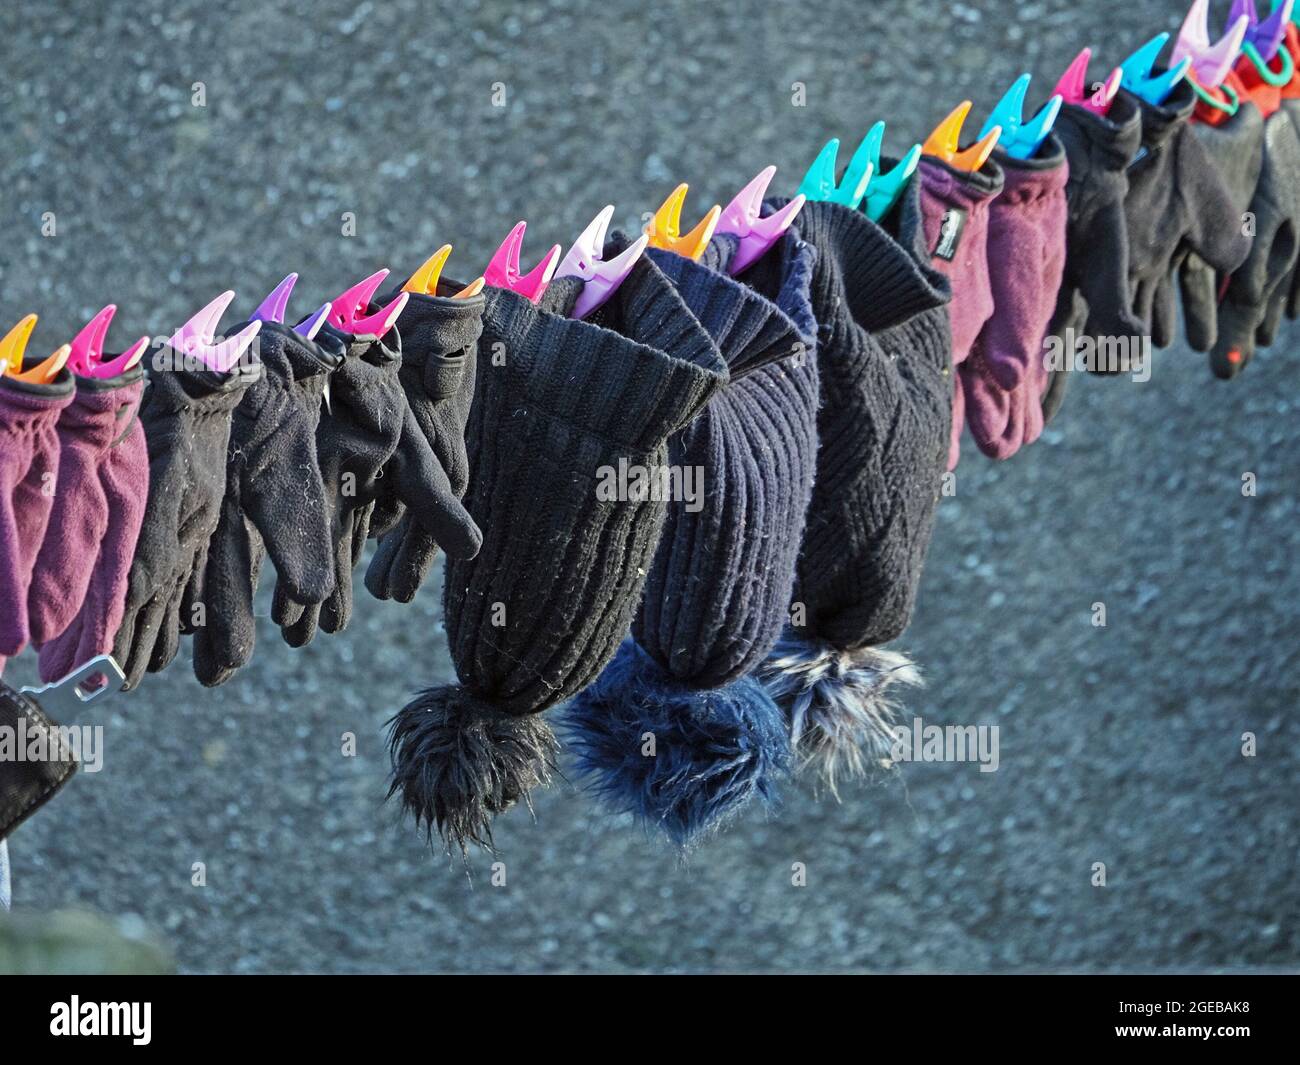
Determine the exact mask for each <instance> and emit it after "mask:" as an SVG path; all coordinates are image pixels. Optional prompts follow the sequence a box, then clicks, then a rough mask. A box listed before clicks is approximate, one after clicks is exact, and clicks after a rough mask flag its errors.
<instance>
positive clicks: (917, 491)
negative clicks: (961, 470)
mask: <svg viewBox="0 0 1300 1065" xmlns="http://www.w3.org/2000/svg"><path fill="white" fill-rule="evenodd" d="M799 226H800V232H801V233H802V235H803V236H804V238H805V239H806V240H808V241H809V243H811V244H812V245H813V247H814V248H815V249H816V250H817V260H816V266H815V269H814V272H813V281H812V298H813V313H814V314H815V316H816V319H817V324H818V333H817V363H818V367H819V370H820V388H821V407H820V409H819V410H818V413H817V434H818V451H817V470H816V480H815V484H814V487H813V495H812V502H811V504H810V506H809V510H808V521H807V527H806V529H805V531H804V538H803V544H802V546H801V550H800V555H799V563H798V574H797V582H796V586H795V589H794V593H793V597H792V603H791V610H790V614H789V616H790V622H791V624H790V626H789V628H788V629H787V630H786V633H785V635H784V637H783V638H782V640H781V642H780V643H779V644H778V645H777V647H776V648H775V649H774V650H773V652H772V654H771V655H770V656H769V657H768V659H767V661H766V662H765V663H764V664H763V666H762V668H761V671H760V676H761V678H762V679H763V682H764V684H765V685H766V687H767V689H768V691H769V693H770V694H771V695H772V697H773V698H774V699H775V701H776V702H777V703H778V704H779V705H780V707H781V708H782V710H783V711H784V714H785V717H786V719H787V722H788V726H789V728H790V732H791V738H792V742H793V744H794V747H795V751H796V754H797V755H798V756H799V758H800V760H801V761H803V762H804V763H807V764H810V765H811V766H813V767H815V768H817V769H818V770H819V771H820V772H821V773H822V774H823V776H824V777H825V778H826V779H827V781H828V782H829V783H830V785H831V787H832V788H833V787H834V786H835V781H836V778H837V777H838V776H839V775H842V774H843V773H844V772H845V771H850V772H851V771H853V770H855V769H856V770H860V769H861V768H862V766H863V756H862V748H863V747H864V746H870V745H871V744H872V743H873V742H874V741H877V740H880V739H882V738H884V736H885V730H886V729H887V728H888V722H889V718H890V708H891V698H890V688H891V686H892V685H894V684H901V683H917V682H919V677H918V674H917V673H916V671H915V670H914V669H913V668H912V666H911V664H910V662H908V660H907V659H906V658H904V657H903V656H902V655H900V654H897V653H896V652H891V651H886V650H883V649H881V647H880V645H881V644H884V643H886V642H888V641H890V640H893V639H895V638H896V637H897V636H899V635H900V634H901V633H902V632H903V631H904V630H905V629H906V628H907V625H908V623H909V622H910V620H911V616H912V609H913V605H914V603H915V601H916V592H917V587H918V585H919V583H920V579H921V569H922V566H923V564H924V561H925V555H926V551H927V550H928V548H929V545H930V535H931V532H932V530H933V527H934V512H935V507H936V505H937V503H938V500H939V494H940V488H941V481H942V479H943V475H944V468H945V466H946V463H947V460H948V448H949V443H950V439H951V418H952V399H951V397H952V376H951V375H952V366H951V360H952V351H951V333H950V324H949V315H948V308H947V304H948V301H949V299H950V297H951V289H950V286H949V282H948V279H947V278H946V277H945V276H944V275H943V274H942V273H941V272H940V271H939V270H937V269H936V268H935V267H934V266H933V265H932V264H931V256H930V252H931V248H932V245H931V244H930V243H929V242H928V241H927V239H926V234H925V231H924V226H923V222H922V207H921V182H920V181H919V180H913V181H912V182H910V183H909V184H908V186H907V187H906V189H905V190H904V192H903V194H902V197H901V198H900V200H899V202H898V204H897V206H896V207H895V208H894V209H893V211H892V212H891V213H890V214H889V215H888V216H887V217H886V218H885V219H884V220H883V221H882V224H880V225H877V224H876V223H874V222H872V221H870V220H869V219H868V218H867V216H866V215H865V214H863V213H862V212H860V211H854V210H850V209H849V208H847V207H843V206H840V205H838V204H832V203H809V204H807V205H806V206H805V207H804V209H803V211H802V213H801V214H800V217H799Z"/></svg>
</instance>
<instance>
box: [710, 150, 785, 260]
mask: <svg viewBox="0 0 1300 1065" xmlns="http://www.w3.org/2000/svg"><path fill="white" fill-rule="evenodd" d="M775 174H776V167H774V166H768V167H764V168H763V169H762V170H761V171H760V172H759V173H758V174H757V175H756V176H755V177H754V178H753V179H752V180H751V181H750V182H749V184H748V185H746V186H745V187H744V188H743V189H741V190H740V191H739V192H738V193H736V196H735V198H734V199H733V200H732V201H731V202H730V203H729V204H727V206H726V207H724V208H723V209H722V215H721V217H720V218H719V219H718V228H717V230H716V232H717V233H726V234H729V235H730V236H733V237H736V238H738V246H737V248H736V254H735V255H734V256H732V259H731V262H730V263H729V264H728V266H727V272H728V273H729V274H731V276H732V277H735V276H736V275H737V274H741V273H744V271H745V270H747V269H749V267H751V266H752V265H753V264H754V263H755V262H757V261H758V259H759V258H760V257H761V256H762V255H763V253H764V252H766V251H767V250H768V249H769V248H771V247H772V245H773V244H775V243H776V242H777V241H778V240H780V239H781V236H782V234H783V233H785V231H786V230H787V229H789V228H790V223H791V222H793V221H794V220H795V216H796V215H798V214H799V212H800V211H802V210H803V205H804V204H805V203H806V202H807V197H806V196H804V195H803V194H802V193H800V194H799V195H798V196H796V197H795V198H794V199H792V200H791V201H790V202H789V203H787V204H786V205H785V206H784V207H781V208H779V209H778V210H776V211H774V212H772V214H770V215H768V216H766V217H763V213H762V212H763V197H764V196H765V195H766V194H767V187H768V185H770V184H771V183H772V177H773V175H775Z"/></svg>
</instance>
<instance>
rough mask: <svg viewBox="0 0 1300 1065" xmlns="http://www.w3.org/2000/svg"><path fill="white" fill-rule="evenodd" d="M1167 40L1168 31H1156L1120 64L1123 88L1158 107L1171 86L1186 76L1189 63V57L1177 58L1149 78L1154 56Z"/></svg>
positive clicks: (1172, 89)
mask: <svg viewBox="0 0 1300 1065" xmlns="http://www.w3.org/2000/svg"><path fill="white" fill-rule="evenodd" d="M1168 43H1169V34H1167V33H1161V34H1158V35H1156V36H1155V37H1152V38H1151V40H1149V41H1147V43H1146V44H1144V45H1143V46H1142V47H1141V48H1139V49H1138V50H1137V51H1136V52H1134V53H1133V54H1132V55H1131V56H1129V57H1128V58H1127V59H1126V60H1124V62H1122V63H1121V64H1120V65H1119V69H1120V70H1121V71H1122V78H1123V80H1122V82H1121V84H1122V85H1123V86H1124V88H1126V89H1128V91H1129V92H1131V93H1132V94H1133V95H1134V96H1137V97H1138V98H1140V99H1142V100H1145V101H1146V102H1147V103H1149V104H1154V105H1155V106H1157V107H1158V106H1159V105H1160V104H1162V103H1164V102H1165V100H1166V99H1168V97H1169V94H1170V93H1171V92H1173V91H1174V86H1176V85H1177V84H1178V83H1179V82H1180V81H1182V80H1183V78H1185V77H1186V76H1187V71H1188V70H1189V69H1190V68H1191V65H1192V61H1191V59H1190V58H1184V59H1180V60H1179V61H1178V62H1177V63H1175V64H1174V65H1173V66H1172V67H1170V68H1169V69H1168V70H1166V71H1165V72H1164V73H1163V74H1157V75H1156V76H1155V77H1152V76H1151V71H1152V69H1153V68H1154V67H1155V65H1156V59H1157V58H1159V56H1160V53H1161V52H1163V51H1164V48H1165V45H1166V44H1168Z"/></svg>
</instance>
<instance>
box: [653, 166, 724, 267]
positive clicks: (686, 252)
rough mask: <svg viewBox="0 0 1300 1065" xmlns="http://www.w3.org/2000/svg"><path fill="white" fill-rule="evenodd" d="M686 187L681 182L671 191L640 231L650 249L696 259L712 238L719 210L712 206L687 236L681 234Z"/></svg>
mask: <svg viewBox="0 0 1300 1065" xmlns="http://www.w3.org/2000/svg"><path fill="white" fill-rule="evenodd" d="M688 188H689V186H688V185H687V184H686V183H685V182H682V184H680V185H678V186H677V188H675V189H673V191H672V193H671V194H670V195H669V197H668V199H666V200H664V202H663V203H662V204H661V205H660V207H659V210H657V211H656V212H655V213H654V217H653V218H652V219H650V221H649V222H648V223H646V227H645V229H644V230H643V232H644V233H645V235H646V236H647V237H649V238H650V246H651V247H652V248H662V249H663V250H664V251H675V252H676V253H677V254H678V255H683V256H685V257H686V258H687V259H698V258H699V257H700V256H701V255H703V254H704V249H705V248H706V247H708V244H709V241H710V240H712V239H713V230H714V229H715V228H717V225H718V218H719V217H720V216H721V215H722V207H721V205H719V204H714V205H713V206H712V207H710V208H709V212H708V214H706V215H705V216H704V217H703V218H701V219H700V222H699V224H698V225H697V226H696V227H695V228H694V229H692V230H691V231H690V232H689V233H683V232H682V204H683V203H685V202H686V191H687V189H688Z"/></svg>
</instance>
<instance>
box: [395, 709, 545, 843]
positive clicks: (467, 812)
mask: <svg viewBox="0 0 1300 1065" xmlns="http://www.w3.org/2000/svg"><path fill="white" fill-rule="evenodd" d="M388 725H389V736H388V747H389V753H390V754H391V756H392V762H393V768H392V780H391V783H390V784H389V788H388V797H389V798H392V797H393V796H394V795H400V796H401V802H402V808H403V810H405V811H406V812H408V813H410V814H411V815H412V816H413V817H414V818H415V823H416V826H417V827H419V826H421V825H422V826H423V827H424V829H425V831H426V833H427V834H428V836H429V838H430V839H432V837H433V833H434V831H435V830H436V831H437V832H438V834H439V835H441V836H442V838H443V839H444V840H445V841H446V843H447V846H448V848H450V847H451V845H452V844H453V843H454V844H456V845H457V846H459V847H460V849H461V851H464V850H465V847H466V844H467V843H476V844H478V845H479V846H481V847H486V848H489V849H490V848H491V846H492V818H493V817H494V816H495V815H496V814H500V813H504V812H505V811H506V810H508V809H510V807H512V806H514V805H515V804H516V803H518V802H521V801H522V802H523V803H524V804H525V805H527V806H528V807H529V809H531V808H532V804H531V802H530V801H529V793H530V792H531V791H532V789H533V788H536V787H544V786H546V785H547V784H549V783H550V781H551V772H552V771H553V770H554V768H555V755H556V753H557V751H558V750H559V744H558V743H557V742H556V739H555V734H554V733H553V732H552V731H551V727H550V726H549V725H548V724H547V723H546V722H545V721H544V720H542V717H541V715H540V714H527V715H512V714H505V713H502V712H501V711H500V710H497V709H496V708H495V707H494V706H493V705H492V704H491V703H490V702H488V701H486V700H484V699H481V698H478V697H477V696H475V695H473V694H471V693H470V692H468V691H466V690H465V689H464V688H462V687H459V686H456V685H449V686H447V687H442V688H429V689H426V690H425V691H422V692H421V693H420V694H419V695H417V696H416V697H415V698H414V699H413V700H411V702H409V703H407V704H406V706H404V707H403V708H402V710H401V711H400V712H399V713H398V714H397V715H396V716H394V717H393V718H392V719H391V720H390V721H389V722H388Z"/></svg>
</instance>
